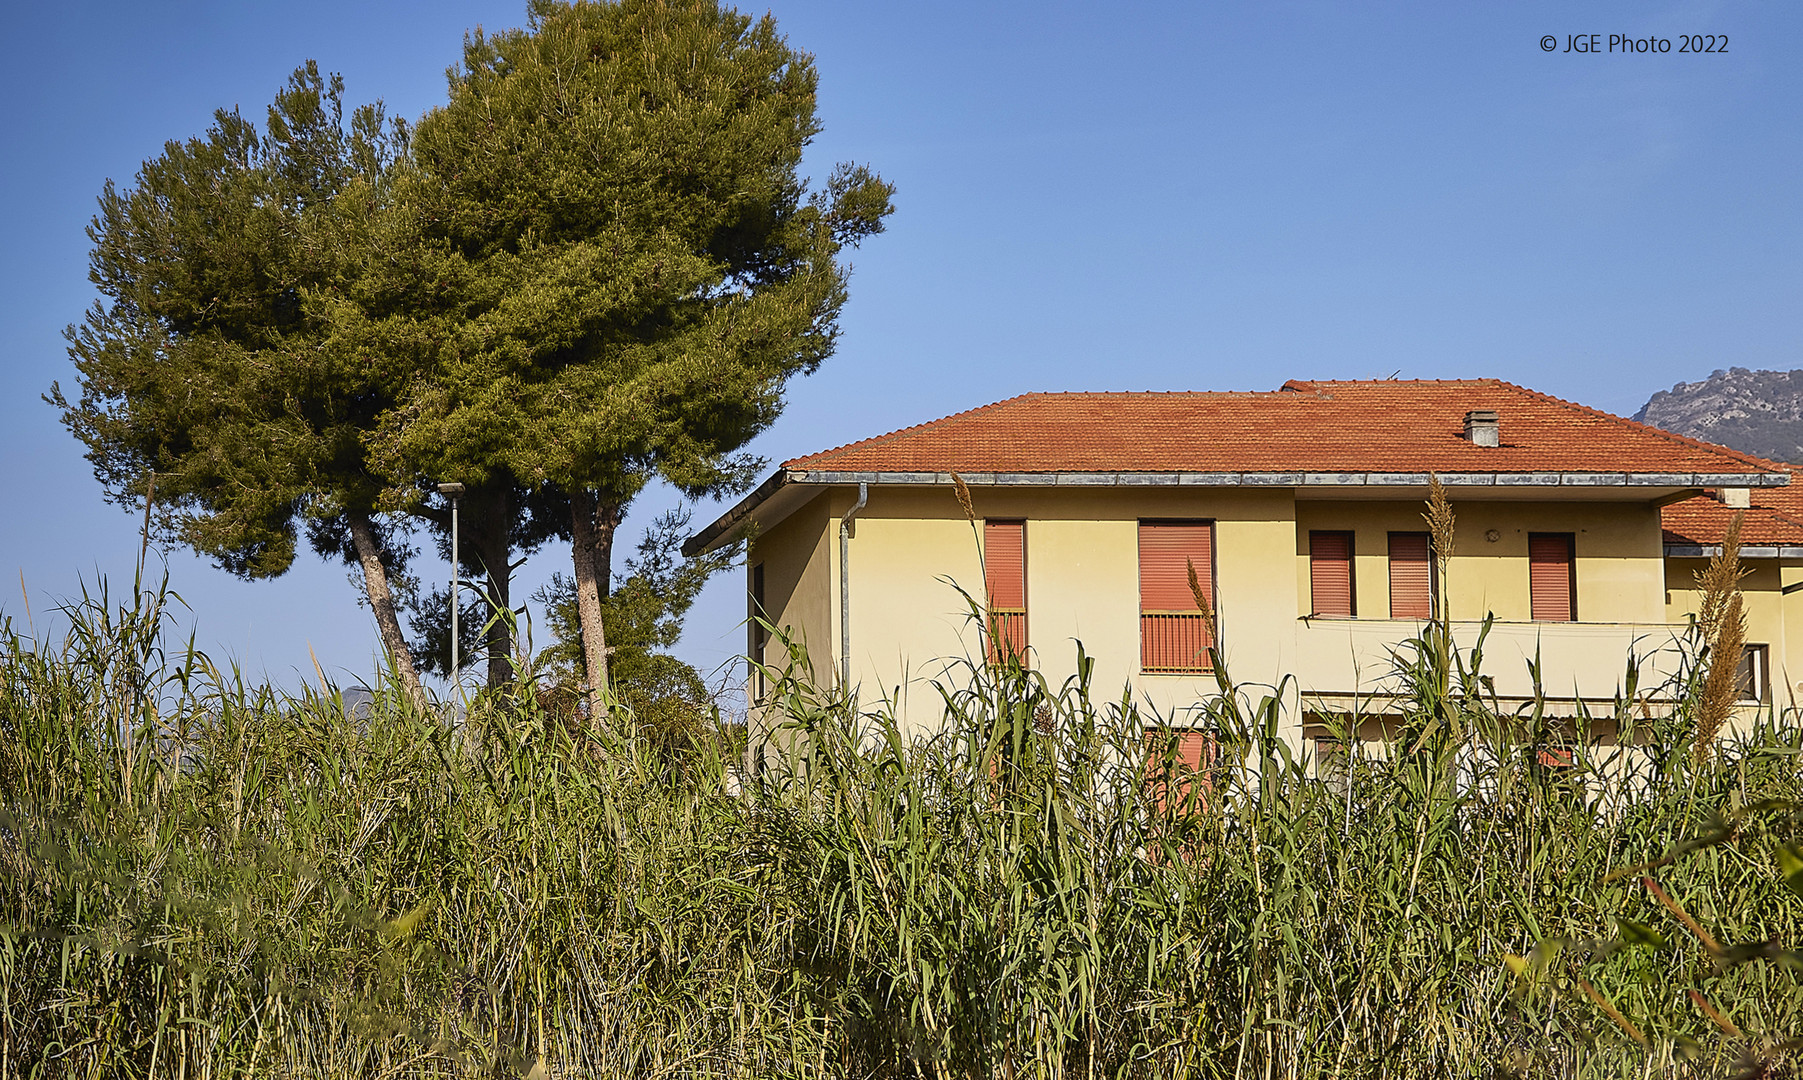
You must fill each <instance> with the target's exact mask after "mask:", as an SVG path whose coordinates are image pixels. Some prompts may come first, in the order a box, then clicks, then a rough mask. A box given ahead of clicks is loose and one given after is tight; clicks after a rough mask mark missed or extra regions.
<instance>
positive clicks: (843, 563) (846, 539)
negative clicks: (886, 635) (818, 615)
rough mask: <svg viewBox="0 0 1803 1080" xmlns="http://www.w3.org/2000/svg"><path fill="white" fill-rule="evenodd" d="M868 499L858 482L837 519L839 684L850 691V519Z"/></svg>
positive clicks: (867, 492)
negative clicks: (853, 499) (852, 498)
mask: <svg viewBox="0 0 1803 1080" xmlns="http://www.w3.org/2000/svg"><path fill="white" fill-rule="evenodd" d="M868 501H870V485H869V484H867V483H860V484H858V501H857V502H855V503H852V504H851V509H850V510H847V511H846V512H845V516H844V517H842V518H840V519H839V684H840V685H841V686H843V687H844V688H845V692H846V693H848V694H849V693H850V692H851V519H852V518H855V517H857V516H858V511H859V510H862V509H864V504H865V503H866V502H868Z"/></svg>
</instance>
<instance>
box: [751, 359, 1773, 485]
mask: <svg viewBox="0 0 1803 1080" xmlns="http://www.w3.org/2000/svg"><path fill="white" fill-rule="evenodd" d="M1473 409H1491V410H1495V411H1496V412H1497V413H1498V414H1499V416H1500V422H1501V431H1502V445H1501V446H1497V447H1481V446H1474V445H1472V444H1471V443H1470V442H1468V441H1467V440H1466V439H1465V437H1464V420H1465V413H1466V412H1467V411H1469V410H1473ZM784 465H785V467H787V468H790V469H810V470H821V471H838V472H953V471H956V472H973V473H979V472H1016V473H1046V472H1295V471H1310V472H1447V473H1453V472H1484V473H1489V472H1513V473H1529V472H1633V473H1749V472H1777V471H1782V470H1783V466H1781V465H1778V464H1775V463H1773V462H1770V461H1766V460H1764V459H1761V458H1756V457H1752V456H1750V455H1747V454H1741V453H1738V452H1736V451H1733V450H1729V449H1727V448H1726V447H1721V446H1715V445H1713V444H1710V443H1705V442H1700V441H1698V440H1696V439H1689V438H1685V437H1684V436H1681V435H1674V434H1671V433H1669V432H1665V431H1661V430H1659V429H1658V428H1654V427H1649V426H1647V425H1645V424H1638V423H1635V422H1634V421H1632V420H1627V419H1623V418H1622V417H1619V416H1612V415H1610V414H1609V413H1605V412H1599V411H1598V410H1596V409H1590V408H1586V407H1584V406H1582V405H1577V404H1574V403H1572V402H1569V401H1562V400H1560V399H1558V398H1555V397H1551V396H1549V395H1546V394H1541V393H1538V392H1536V391H1533V390H1528V389H1526V388H1524V387H1520V386H1516V385H1514V384H1512V383H1507V382H1503V381H1501V380H1500V379H1470V380H1444V381H1439V380H1436V381H1403V380H1382V381H1371V382H1301V381H1292V382H1289V383H1286V384H1284V388H1283V389H1282V390H1278V391H1272V392H1260V393H1220V392H1196V393H1168V394H1155V393H1070V394H1049V393H1039V394H1023V395H1021V396H1020V397H1015V398H1009V399H1008V400H1006V401H1000V402H997V403H995V404H993V405H986V406H983V407H982V408H978V409H972V410H970V411H968V412H962V413H958V414H957V415H955V416H948V417H945V418H944V419H941V420H934V421H930V422H928V423H925V424H919V425H917V426H915V427H910V428H904V429H902V430H900V431H895V432H891V433H889V434H887V435H879V436H877V437H875V438H871V439H865V440H863V441H861V442H855V443H851V444H849V445H847V446H841V447H837V448H835V449H832V450H824V451H821V452H820V453H817V454H810V455H808V456H806V457H801V458H796V459H794V460H792V461H787V462H784Z"/></svg>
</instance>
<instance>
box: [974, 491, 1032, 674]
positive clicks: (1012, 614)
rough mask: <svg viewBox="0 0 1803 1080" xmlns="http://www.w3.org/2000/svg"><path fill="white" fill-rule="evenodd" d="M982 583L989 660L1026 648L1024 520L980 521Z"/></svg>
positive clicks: (998, 658) (1014, 653) (1012, 654)
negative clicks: (987, 610) (987, 630)
mask: <svg viewBox="0 0 1803 1080" xmlns="http://www.w3.org/2000/svg"><path fill="white" fill-rule="evenodd" d="M983 584H984V586H985V588H986V590H987V591H988V593H989V595H988V598H987V599H988V603H989V632H988V635H987V638H988V640H987V641H986V642H985V644H984V655H985V656H987V657H988V658H989V662H990V663H992V664H993V663H996V662H998V661H999V660H1000V659H1001V657H1002V656H1003V655H1009V656H1017V657H1018V656H1021V655H1022V654H1024V653H1025V652H1026V648H1027V523H1026V522H1024V521H985V522H984V523H983Z"/></svg>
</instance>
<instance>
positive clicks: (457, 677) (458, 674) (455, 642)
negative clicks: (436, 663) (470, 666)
mask: <svg viewBox="0 0 1803 1080" xmlns="http://www.w3.org/2000/svg"><path fill="white" fill-rule="evenodd" d="M438 493H439V494H440V495H447V496H449V497H450V499H451V681H452V682H454V683H456V684H457V689H458V690H462V689H463V670H462V667H461V661H462V659H463V658H462V657H461V656H459V655H458V649H459V648H460V647H461V646H462V645H463V637H462V635H461V634H460V633H458V626H457V590H458V588H459V587H460V585H461V583H460V581H459V578H458V573H457V570H458V567H457V496H459V495H461V494H463V485H462V484H440V485H438Z"/></svg>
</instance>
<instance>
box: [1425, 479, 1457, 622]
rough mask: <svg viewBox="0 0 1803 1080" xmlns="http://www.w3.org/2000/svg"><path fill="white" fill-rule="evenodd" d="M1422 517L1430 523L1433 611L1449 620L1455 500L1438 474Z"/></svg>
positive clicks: (1429, 483) (1429, 482) (1429, 485)
mask: <svg viewBox="0 0 1803 1080" xmlns="http://www.w3.org/2000/svg"><path fill="white" fill-rule="evenodd" d="M1421 518H1422V520H1423V521H1426V522H1427V531H1428V535H1429V537H1430V538H1431V540H1432V543H1433V553H1434V562H1435V564H1436V565H1435V567H1434V569H1435V570H1436V571H1437V572H1436V573H1435V575H1434V596H1433V602H1434V609H1435V614H1437V615H1438V616H1439V617H1440V618H1442V619H1445V618H1448V617H1449V616H1448V614H1447V610H1446V569H1447V565H1448V564H1449V563H1450V562H1451V561H1452V537H1453V514H1452V500H1451V499H1450V498H1448V497H1447V495H1446V485H1445V484H1442V483H1440V476H1439V474H1438V473H1435V474H1433V475H1432V476H1429V477H1428V480H1427V513H1425V514H1422V515H1421Z"/></svg>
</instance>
